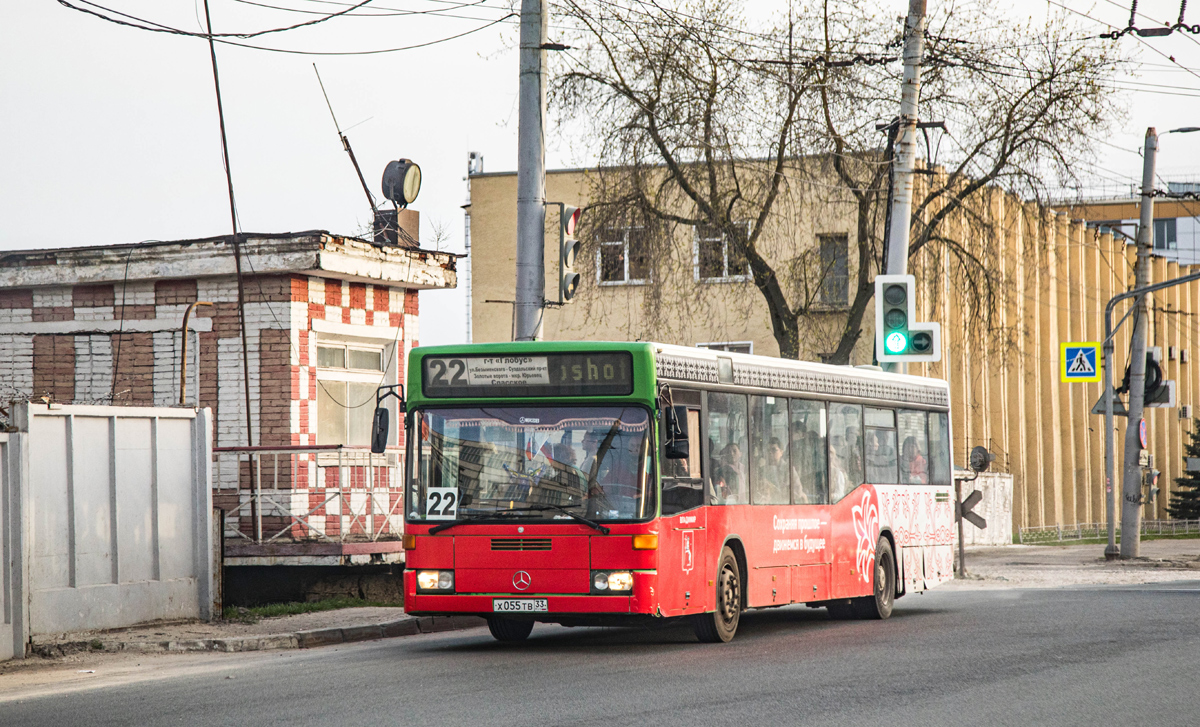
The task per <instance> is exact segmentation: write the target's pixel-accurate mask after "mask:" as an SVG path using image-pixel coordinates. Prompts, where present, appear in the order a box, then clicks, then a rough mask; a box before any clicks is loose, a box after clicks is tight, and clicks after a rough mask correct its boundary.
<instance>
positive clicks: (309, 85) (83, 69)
mask: <svg viewBox="0 0 1200 727" xmlns="http://www.w3.org/2000/svg"><path fill="white" fill-rule="evenodd" d="M72 1H73V2H74V4H78V5H85V4H84V3H82V2H76V1H75V0H72ZM95 1H96V2H97V3H98V4H99V5H104V6H107V7H110V8H113V9H115V10H118V11H121V12H125V13H128V14H130V15H134V16H138V17H142V18H149V19H152V20H154V21H156V22H159V23H162V24H164V25H168V26H172V27H176V28H181V29H184V30H189V31H202V30H203V4H202V2H201V0H95ZM253 1H254V2H258V3H261V4H264V5H274V6H279V7H288V8H293V9H297V10H307V11H310V12H317V13H328V12H333V11H336V10H337V9H339V8H340V5H338V4H333V3H330V2H327V1H318V0H253ZM470 1H471V0H460V2H449V1H448V0H374V1H373V2H372V3H371V4H370V5H368V6H367V8H368V9H372V10H370V12H374V13H381V14H384V13H396V12H397V11H400V12H405V13H409V14H404V15H401V14H389V15H387V16H386V17H374V18H357V17H342V18H336V19H333V20H330V21H328V22H326V23H322V24H320V25H316V26H314V27H312V28H305V29H300V30H295V31H290V32H287V33H282V34H276V35H267V36H262V37H259V38H255V39H252V40H247V41H240V42H245V43H249V44H254V45H264V46H271V47H275V48H289V49H303V50H309V51H312V50H319V51H350V50H372V49H384V48H397V47H403V46H410V45H416V44H420V43H426V42H429V41H436V40H438V39H442V38H446V37H448V36H453V35H456V34H460V33H467V32H468V31H472V30H475V29H478V28H481V27H483V26H485V25H487V24H488V23H490V22H492V21H496V20H499V19H501V18H502V17H503V16H505V15H506V14H507V13H508V3H507V2H506V0H483V1H482V2H479V3H477V4H476V5H474V6H472V7H467V8H458V9H453V6H454V5H457V4H461V2H470ZM626 1H627V2H635V1H636V0H622V2H626ZM934 1H935V0H930V2H931V7H932V5H933V4H934ZM1063 2H1064V3H1065V4H1066V5H1067V6H1069V7H1070V8H1072V9H1075V10H1077V11H1079V12H1082V13H1086V14H1087V15H1090V16H1092V17H1093V18H1096V19H1099V20H1101V21H1107V22H1108V23H1111V24H1112V25H1115V26H1118V27H1124V26H1125V25H1126V23H1127V20H1128V17H1129V10H1128V6H1125V5H1122V4H1121V3H1119V2H1117V0H1096V2H1095V3H1093V2H1091V0H1063ZM210 3H211V9H212V15H213V25H214V32H216V33H221V32H235V31H246V30H259V29H265V28H273V27H280V26H284V25H291V24H294V23H297V22H302V21H304V20H307V19H312V18H316V17H319V15H306V14H301V13H294V12H285V11H280V10H273V9H268V8H261V7H254V6H252V5H250V4H248V3H245V2H238V1H237V0H210ZM775 4H778V5H780V7H783V3H782V0H780V2H778V3H776V2H775V0H758V1H757V2H756V3H755V5H756V6H757V7H758V8H762V9H764V10H770V9H772V7H773V6H774V5H775ZM890 5H894V10H895V12H894V13H892V14H893V15H898V14H901V13H902V11H903V8H904V7H906V5H907V3H906V2H904V1H903V0H892V2H890ZM1013 5H1014V8H1015V10H1014V12H1020V13H1024V14H1025V15H1028V16H1030V17H1033V18H1035V19H1044V18H1045V17H1046V14H1047V10H1048V9H1056V8H1055V6H1054V5H1052V4H1048V3H1047V2H1046V0H1040V1H1038V0H1014V3H1013ZM413 11H417V13H413ZM421 11H426V12H425V14H419V13H420V12H421ZM427 11H439V12H441V13H443V15H430V14H428V12H427ZM362 12H367V11H366V10H364V11H362ZM1139 12H1141V13H1143V14H1145V15H1146V16H1148V17H1149V18H1153V19H1157V20H1174V19H1175V18H1176V16H1177V15H1178V13H1179V4H1178V0H1174V1H1172V0H1142V1H1141V2H1140V4H1139ZM446 14H448V15H454V16H458V17H446ZM1191 15H1193V16H1195V17H1189V18H1188V19H1187V20H1188V22H1190V23H1196V24H1200V7H1197V8H1196V9H1194V10H1193V11H1191ZM881 16H886V14H884V13H881ZM1085 22H1086V23H1087V24H1088V25H1087V27H1089V28H1092V29H1095V30H1096V32H1102V31H1104V30H1107V29H1108V28H1107V27H1106V26H1104V25H1102V24H1100V23H1095V22H1091V21H1086V20H1085ZM1139 24H1140V25H1150V24H1151V23H1150V21H1149V20H1145V21H1139ZM515 37H516V25H515V19H513V18H510V19H509V20H508V21H505V22H501V23H499V24H496V25H493V26H491V27H487V28H484V29H482V30H479V31H478V32H474V33H470V34H468V35H465V36H464V37H461V38H458V39H456V40H449V41H446V42H442V43H437V44H434V45H431V46H428V47H425V48H419V49H413V50H405V51H400V52H395V53H381V54H375V55H359V56H324V57H320V56H310V55H288V54H282V53H268V52H263V51H258V50H251V49H246V48H239V47H232V46H229V45H219V46H218V49H217V53H218V59H219V62H220V73H221V82H222V92H223V96H224V102H225V113H226V123H227V127H228V134H229V144H230V157H231V161H232V164H231V166H232V169H233V176H234V185H235V189H236V193H237V202H238V211H239V219H240V221H241V228H242V229H243V230H245V231H253V232H283V231H298V230H308V229H327V230H330V231H332V232H336V233H347V234H353V233H356V232H359V231H361V230H363V229H364V228H365V227H366V226H367V225H368V224H369V220H370V214H369V208H368V207H367V202H366V199H365V197H364V195H363V193H362V190H361V188H360V186H359V184H358V180H357V178H356V177H355V175H354V171H353V168H352V167H351V165H350V162H349V160H348V159H347V158H346V154H345V152H344V151H343V150H342V147H341V144H340V142H339V141H338V139H337V135H336V132H335V130H334V126H333V122H332V120H331V119H330V116H329V110H328V109H327V108H326V105H325V99H324V98H323V97H322V95H321V90H320V87H319V86H318V85H317V80H316V77H315V75H314V73H313V63H314V61H315V62H316V63H317V65H318V67H319V68H320V71H321V77H322V78H323V80H324V82H325V88H326V90H327V91H328V93H329V97H330V100H331V101H332V103H333V107H334V111H335V112H336V113H337V119H338V122H339V123H340V124H341V126H342V127H343V129H346V128H348V127H352V128H349V131H348V132H347V133H348V136H349V137H350V140H351V143H352V144H353V146H354V151H355V153H356V155H357V157H358V160H359V163H360V164H361V165H362V168H363V173H364V175H365V177H366V179H367V182H368V184H369V185H370V186H371V188H372V191H373V192H374V193H375V194H377V195H378V186H379V177H380V175H381V173H382V171H383V167H384V165H385V164H386V163H387V162H388V161H389V160H392V159H396V158H399V157H409V158H412V159H414V160H416V161H417V162H418V163H419V164H420V165H421V168H422V171H423V173H424V183H423V187H422V190H421V195H420V198H419V199H418V201H417V202H416V203H415V204H414V205H413V207H414V208H415V209H419V210H420V212H421V240H422V243H423V245H424V246H426V247H432V246H433V241H434V239H435V238H436V237H438V236H439V230H440V234H441V236H443V237H444V238H445V239H444V241H443V242H442V243H441V247H442V249H450V250H454V251H462V249H463V212H462V209H461V208H460V207H461V205H462V204H463V202H464V201H465V195H466V185H465V182H464V181H463V177H464V174H465V172H466V162H467V153H468V151H479V152H482V153H483V154H484V157H485V163H486V169H487V170H488V171H505V170H512V169H515V164H516V132H517V113H516V88H517V52H516V47H515V42H514V41H515ZM1119 42H1120V43H1122V44H1124V45H1125V46H1126V47H1127V48H1128V49H1129V50H1131V51H1136V52H1137V53H1138V56H1139V57H1140V58H1141V60H1143V61H1145V62H1146V64H1145V65H1144V66H1143V68H1142V71H1141V72H1140V73H1139V74H1138V76H1137V77H1135V78H1130V79H1126V80H1125V81H1124V82H1122V83H1121V84H1119V85H1120V86H1121V87H1123V88H1125V89H1127V90H1125V91H1122V93H1124V94H1125V95H1124V98H1125V100H1126V105H1127V107H1128V108H1129V110H1130V113H1129V116H1128V118H1127V119H1125V120H1124V121H1123V122H1122V124H1121V128H1120V130H1119V131H1118V132H1117V133H1114V134H1113V135H1112V136H1111V139H1110V141H1111V146H1108V147H1106V148H1104V149H1103V150H1101V155H1100V157H1101V162H1100V165H1099V166H1098V168H1097V169H1096V170H1095V173H1096V175H1097V176H1096V183H1097V185H1099V184H1101V183H1104V182H1105V181H1112V182H1113V184H1114V185H1115V184H1117V183H1119V182H1122V181H1125V182H1128V181H1129V180H1132V179H1136V178H1139V177H1140V169H1141V159H1140V157H1139V155H1138V153H1137V152H1136V150H1137V149H1140V147H1141V144H1142V139H1143V136H1144V134H1145V129H1146V127H1147V126H1149V125H1154V126H1157V127H1158V128H1159V130H1160V131H1163V130H1166V129H1170V128H1175V127H1179V126H1191V125H1195V126H1200V70H1192V71H1188V70H1183V69H1181V68H1180V67H1179V65H1175V64H1174V63H1173V62H1172V61H1171V60H1169V58H1168V57H1167V56H1173V57H1174V59H1175V61H1177V62H1178V63H1179V64H1181V65H1182V66H1184V67H1186V68H1188V69H1200V36H1195V35H1190V34H1182V33H1177V34H1176V35H1174V36H1172V37H1169V38H1158V39H1147V41H1146V43H1141V42H1139V41H1137V40H1135V39H1133V38H1131V37H1129V36H1127V37H1125V38H1123V39H1122V40H1121V41H1119ZM1151 47H1153V48H1154V49H1157V50H1159V51H1161V52H1162V55H1160V54H1158V53H1156V52H1154V51H1153V50H1150V48H1151ZM1152 84H1153V85H1152ZM1135 89H1140V90H1135ZM1114 92H1116V91H1114ZM898 93H899V89H897V94H898ZM0 115H2V116H0V119H2V121H0V131H2V133H0V170H2V172H3V173H2V175H0V249H4V250H9V249H26V248H38V247H65V246H75V245H97V244H114V243H128V242H138V241H141V240H150V239H157V240H172V239H185V238H193V237H205V236H210V235H220V234H227V233H228V232H229V212H228V206H227V205H228V201H227V197H226V190H225V178H224V172H223V170H222V167H221V150H220V140H219V132H218V128H217V123H216V107H215V102H214V94H213V87H212V70H211V66H210V60H209V55H208V46H207V43H206V42H205V41H203V40H202V39H198V38H190V37H186V36H179V35H169V34H158V33H149V32H145V31H140V30H133V29H130V28H124V27H120V26H117V25H114V24H112V23H108V22H105V21H102V20H99V19H96V18H94V17H90V16H87V15H84V14H82V13H79V12H76V11H73V10H70V9H68V8H65V7H63V6H62V5H60V4H59V3H58V2H57V1H56V0H5V1H4V2H3V5H2V9H0ZM1197 137H1200V134H1195V135H1193V136H1192V137H1188V136H1168V137H1166V138H1165V139H1163V141H1162V154H1161V156H1160V164H1159V168H1160V173H1161V174H1163V175H1164V176H1168V175H1169V176H1172V177H1175V178H1179V177H1183V176H1190V175H1194V174H1197V173H1198V172H1200V164H1197V162H1196V161H1195V159H1196V155H1197V153H1200V138H1197ZM549 138H550V139H551V142H550V147H549V148H548V150H547V165H548V166H549V167H550V168H554V167H561V166H574V165H577V164H579V163H581V162H586V161H587V160H586V159H579V158H574V157H573V156H572V155H571V153H570V152H568V151H565V150H567V149H569V148H570V146H569V145H567V144H562V143H554V138H555V137H554V135H553V134H551V135H550V137H549ZM1197 179H1198V181H1200V178H1197ZM64 282H70V281H64ZM464 296H465V291H464V290H458V291H434V292H429V293H423V294H422V317H421V318H422V320H421V336H420V339H421V342H422V343H423V344H435V343H452V342H457V341H461V340H463V336H464V328H465V326H464V318H463V316H464V312H463V311H464V307H463V300H464Z"/></svg>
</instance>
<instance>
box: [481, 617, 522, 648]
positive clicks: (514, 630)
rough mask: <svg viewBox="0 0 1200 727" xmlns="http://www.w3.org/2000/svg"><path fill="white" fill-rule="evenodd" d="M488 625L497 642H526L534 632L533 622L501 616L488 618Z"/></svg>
mask: <svg viewBox="0 0 1200 727" xmlns="http://www.w3.org/2000/svg"><path fill="white" fill-rule="evenodd" d="M487 625H488V631H491V632H492V636H494V637H495V638H496V641H510V642H511V641H524V640H525V639H527V638H529V634H530V632H532V631H533V622H532V621H517V620H515V619H511V618H503V617H501V616H488V617H487Z"/></svg>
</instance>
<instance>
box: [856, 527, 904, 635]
mask: <svg viewBox="0 0 1200 727" xmlns="http://www.w3.org/2000/svg"><path fill="white" fill-rule="evenodd" d="M895 603H896V557H895V555H894V554H893V553H892V545H891V543H889V542H888V540H887V538H880V539H879V543H878V544H877V545H876V546H875V593H873V594H872V595H870V596H863V597H862V598H854V599H851V605H852V606H853V608H854V613H855V615H856V616H858V617H859V618H866V619H883V618H888V617H889V616H891V615H892V607H893V606H894V605H895Z"/></svg>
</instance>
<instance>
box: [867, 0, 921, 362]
mask: <svg viewBox="0 0 1200 727" xmlns="http://www.w3.org/2000/svg"><path fill="white" fill-rule="evenodd" d="M925 1H926V0H908V18H907V19H906V20H905V21H904V80H903V82H902V84H901V86H900V117H899V118H897V119H896V120H895V121H893V122H892V123H891V124H890V125H889V127H888V160H889V163H890V164H891V167H892V169H891V179H890V180H889V184H888V201H887V204H888V209H887V215H886V220H887V221H886V222H885V224H884V249H885V250H886V251H887V253H886V258H885V259H884V262H883V265H884V267H883V273H884V274H885V275H906V274H908V238H909V228H910V227H911V224H910V221H911V218H912V200H913V169H914V168H915V167H916V163H917V102H918V101H920V99H921V60H922V58H923V56H924V55H925ZM880 323H881V322H880V321H876V322H875V325H876V326H878V325H880ZM882 365H883V368H884V370H886V371H892V372H895V373H900V374H905V373H908V364H905V363H885V364H882Z"/></svg>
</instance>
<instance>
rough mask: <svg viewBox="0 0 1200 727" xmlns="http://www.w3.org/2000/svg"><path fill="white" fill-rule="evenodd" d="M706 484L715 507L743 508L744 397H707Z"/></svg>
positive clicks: (744, 498) (746, 498)
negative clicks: (740, 506) (708, 458)
mask: <svg viewBox="0 0 1200 727" xmlns="http://www.w3.org/2000/svg"><path fill="white" fill-rule="evenodd" d="M708 441H709V457H710V461H709V462H708V484H709V491H710V492H711V493H712V497H713V503H714V504H716V505H744V504H746V503H747V502H749V498H748V497H747V496H746V495H747V467H746V397H745V395H744V394H726V393H724V392H716V391H713V392H710V393H709V394H708Z"/></svg>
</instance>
